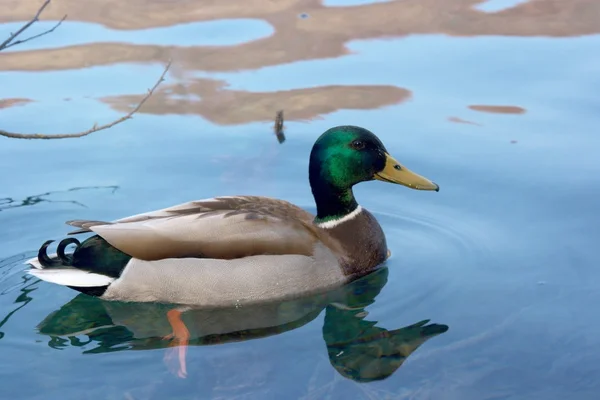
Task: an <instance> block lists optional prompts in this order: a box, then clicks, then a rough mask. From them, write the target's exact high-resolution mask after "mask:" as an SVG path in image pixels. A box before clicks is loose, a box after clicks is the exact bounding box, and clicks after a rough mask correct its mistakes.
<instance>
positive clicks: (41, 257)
mask: <svg viewBox="0 0 600 400" xmlns="http://www.w3.org/2000/svg"><path fill="white" fill-rule="evenodd" d="M53 242H54V240H46V241H45V242H44V244H43V245H42V247H40V249H39V251H38V261H39V262H40V264H41V266H42V267H45V268H48V267H60V266H61V265H62V262H61V261H60V260H57V259H54V260H53V259H51V258H50V257H48V253H47V252H46V249H47V248H48V246H50V243H53Z"/></svg>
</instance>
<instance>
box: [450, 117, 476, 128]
mask: <svg viewBox="0 0 600 400" xmlns="http://www.w3.org/2000/svg"><path fill="white" fill-rule="evenodd" d="M448 121H450V122H454V123H456V124H467V125H476V126H482V125H481V124H478V123H477V122H472V121H467V120H466V119H462V118H458V117H448Z"/></svg>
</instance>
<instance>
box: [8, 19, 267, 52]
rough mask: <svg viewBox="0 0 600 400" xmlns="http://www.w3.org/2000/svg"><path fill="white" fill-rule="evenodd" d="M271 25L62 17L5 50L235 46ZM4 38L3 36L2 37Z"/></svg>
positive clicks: (34, 28) (10, 25)
mask: <svg viewBox="0 0 600 400" xmlns="http://www.w3.org/2000/svg"><path fill="white" fill-rule="evenodd" d="M25 22H26V21H23V22H12V23H6V24H1V25H0V37H2V38H4V37H7V36H8V35H9V34H10V33H12V32H15V31H17V30H18V29H19V28H20V27H21V26H23V24H24V23H25ZM57 22H58V21H40V22H39V23H38V24H35V25H33V26H32V27H31V29H29V30H28V31H27V34H28V35H27V36H24V37H23V38H26V37H28V36H33V35H37V34H40V33H42V32H45V31H47V30H49V29H51V28H52V27H53V26H55V25H56V24H57ZM273 32H274V30H273V28H272V27H271V26H270V25H269V24H268V23H267V22H265V21H263V20H260V19H222V20H215V21H204V22H194V23H187V24H180V25H175V26H168V27H158V28H152V29H139V30H117V29H109V28H107V27H104V26H102V25H97V24H91V23H83V22H77V21H68V20H65V21H63V22H62V23H61V25H60V27H59V28H57V29H56V30H55V31H54V32H52V34H49V35H44V36H41V37H39V38H37V39H35V40H32V41H28V42H26V43H23V44H22V45H18V46H13V47H10V48H9V49H7V50H6V51H28V50H41V49H49V48H53V47H67V46H76V45H84V44H90V43H95V42H101V43H107V42H108V43H110V42H116V43H129V44H135V45H160V46H207V45H209V46H235V45H238V44H241V43H245V42H249V41H252V40H257V39H261V38H263V37H267V36H269V35H271V34H272V33H273ZM3 40H4V39H3Z"/></svg>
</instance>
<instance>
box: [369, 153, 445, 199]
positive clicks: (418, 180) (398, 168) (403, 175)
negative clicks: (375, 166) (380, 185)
mask: <svg viewBox="0 0 600 400" xmlns="http://www.w3.org/2000/svg"><path fill="white" fill-rule="evenodd" d="M375 179H377V180H380V181H384V182H390V183H397V184H399V185H404V186H407V187H409V188H411V189H416V190H435V191H436V192H439V191H440V187H439V186H438V185H437V184H436V183H434V182H432V181H430V180H429V179H427V178H425V177H424V176H421V175H419V174H416V173H414V172H412V171H411V170H409V169H408V168H406V167H405V166H403V165H402V164H400V163H399V162H398V161H396V159H395V158H394V157H392V156H390V155H389V154H387V153H385V167H384V168H383V170H382V171H380V172H377V173H376V174H375Z"/></svg>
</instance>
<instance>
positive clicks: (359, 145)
mask: <svg viewBox="0 0 600 400" xmlns="http://www.w3.org/2000/svg"><path fill="white" fill-rule="evenodd" d="M352 147H353V148H354V149H355V150H362V149H364V148H365V142H363V141H362V140H355V141H353V142H352Z"/></svg>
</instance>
